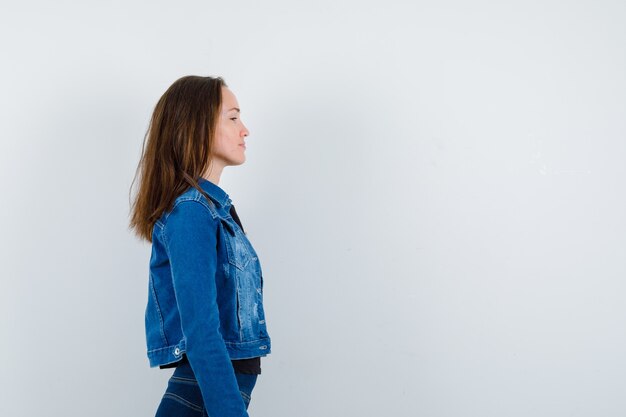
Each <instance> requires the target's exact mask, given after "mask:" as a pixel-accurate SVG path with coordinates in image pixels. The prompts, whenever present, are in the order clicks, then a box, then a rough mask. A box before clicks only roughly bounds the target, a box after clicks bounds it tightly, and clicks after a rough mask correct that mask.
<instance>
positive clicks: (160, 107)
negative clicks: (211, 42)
mask: <svg viewBox="0 0 626 417" xmlns="http://www.w3.org/2000/svg"><path fill="white" fill-rule="evenodd" d="M222 86H224V87H228V86H227V85H226V82H225V81H224V79H223V78H222V77H200V76H196V75H188V76H185V77H182V78H179V79H178V80H176V81H175V82H174V84H172V85H171V86H170V87H169V88H168V89H167V91H166V92H165V93H164V94H163V95H162V96H161V98H160V99H159V101H158V102H157V104H156V106H155V108H154V112H153V113H152V118H151V120H150V125H149V127H148V130H147V131H146V134H145V136H144V142H143V147H142V151H141V159H140V161H139V164H138V166H137V170H136V171H135V178H134V179H133V182H132V184H131V189H130V191H129V196H130V193H131V192H132V187H133V184H134V183H135V180H136V179H137V175H138V174H140V177H141V180H140V183H139V190H138V192H137V195H136V197H135V200H134V202H133V203H132V205H131V213H130V217H131V219H130V225H129V228H130V229H134V232H135V234H136V235H137V236H139V238H141V239H145V240H147V241H148V242H152V228H153V226H154V223H155V222H156V220H157V219H158V218H159V217H160V216H161V215H162V214H163V212H165V211H167V210H170V209H171V206H172V205H173V203H174V200H175V199H176V197H177V196H178V195H180V194H181V193H183V192H184V191H185V190H187V189H188V188H189V187H190V186H191V187H194V188H196V189H197V190H198V191H200V192H201V193H202V194H203V195H204V196H205V197H206V198H207V200H209V203H211V200H210V199H209V198H208V196H207V195H206V193H205V192H204V190H202V188H201V187H200V186H199V185H198V183H197V179H198V177H200V176H201V175H203V174H204V173H205V172H206V171H207V169H208V168H209V166H210V163H211V155H212V152H211V151H212V146H213V139H214V137H215V128H216V126H217V121H218V117H219V112H220V109H221V105H222Z"/></svg>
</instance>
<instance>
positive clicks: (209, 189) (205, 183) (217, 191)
mask: <svg viewBox="0 0 626 417" xmlns="http://www.w3.org/2000/svg"><path fill="white" fill-rule="evenodd" d="M198 185H200V188H202V189H203V190H204V191H205V192H206V193H207V194H208V195H209V197H211V199H212V200H213V201H215V202H216V203H218V204H219V205H220V207H223V208H225V209H226V210H228V208H229V207H230V205H231V203H232V200H231V199H230V197H229V196H228V194H227V193H226V191H224V190H223V189H222V188H221V187H220V186H219V185H217V184H213V183H212V182H211V181H209V180H207V179H206V178H204V177H199V178H198Z"/></svg>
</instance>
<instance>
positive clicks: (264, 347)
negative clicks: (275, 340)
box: [259, 345, 267, 350]
mask: <svg viewBox="0 0 626 417" xmlns="http://www.w3.org/2000/svg"><path fill="white" fill-rule="evenodd" d="M259 349H262V350H265V349H267V346H265V345H263V346H259Z"/></svg>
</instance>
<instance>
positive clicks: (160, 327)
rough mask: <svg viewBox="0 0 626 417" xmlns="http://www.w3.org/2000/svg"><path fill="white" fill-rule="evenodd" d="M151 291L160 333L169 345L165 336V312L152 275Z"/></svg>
mask: <svg viewBox="0 0 626 417" xmlns="http://www.w3.org/2000/svg"><path fill="white" fill-rule="evenodd" d="M150 292H151V293H152V298H153V299H154V304H155V306H156V310H157V313H158V316H159V333H161V338H162V339H163V342H164V343H165V344H166V345H168V344H169V343H168V341H167V337H166V336H165V323H164V321H163V314H161V305H160V304H159V299H158V297H157V295H156V290H155V289H154V281H153V280H152V277H150Z"/></svg>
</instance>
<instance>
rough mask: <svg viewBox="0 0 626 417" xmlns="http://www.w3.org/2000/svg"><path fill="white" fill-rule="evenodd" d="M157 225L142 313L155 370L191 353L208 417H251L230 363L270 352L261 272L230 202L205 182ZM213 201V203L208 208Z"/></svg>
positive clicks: (189, 191) (201, 180)
mask: <svg viewBox="0 0 626 417" xmlns="http://www.w3.org/2000/svg"><path fill="white" fill-rule="evenodd" d="M198 183H199V185H200V187H201V188H202V189H203V190H204V191H205V192H206V193H207V194H208V195H209V197H210V200H211V201H207V199H206V198H205V197H204V196H203V195H202V194H201V193H200V192H199V191H198V190H196V189H195V188H193V187H189V188H188V189H187V190H186V191H185V192H184V193H182V194H181V195H180V196H178V197H177V198H176V200H175V201H174V205H173V207H172V209H171V210H170V211H168V212H166V213H163V215H162V216H161V217H160V218H159V219H158V220H157V221H156V223H155V225H154V228H153V231H152V255H151V257H150V274H149V286H148V304H147V307H146V310H145V327H146V342H147V348H148V350H147V353H148V359H149V362H150V367H156V366H159V365H164V364H168V363H172V362H176V361H178V360H180V359H181V357H182V354H183V353H186V355H187V358H188V359H189V363H190V364H191V367H192V369H193V371H194V374H195V375H196V379H197V381H198V384H199V386H200V390H201V392H202V397H203V400H204V405H205V408H206V410H207V412H208V414H209V415H210V416H211V417H230V416H237V417H241V416H248V413H247V411H246V407H245V404H244V402H243V399H242V398H241V395H240V393H239V388H238V385H237V380H236V377H235V372H234V369H233V366H232V363H231V361H230V360H231V359H245V358H253V357H257V356H266V355H268V354H269V353H270V352H271V341H270V337H269V335H268V333H267V327H266V323H265V313H264V310H263V272H262V270H261V264H260V262H259V259H258V256H257V254H256V252H255V251H254V248H253V247H252V244H251V243H250V241H249V240H248V238H247V237H246V235H245V234H244V233H243V231H242V230H241V228H240V227H239V225H238V224H237V223H236V222H235V221H234V220H233V218H232V217H231V216H230V213H229V209H230V205H231V202H232V201H231V199H230V198H229V197H228V194H226V192H225V191H224V190H222V189H221V188H220V187H219V186H218V185H216V184H213V183H212V182H210V181H208V180H206V179H204V178H202V177H200V178H198ZM211 203H213V204H211Z"/></svg>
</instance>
